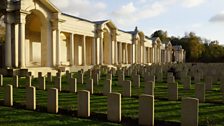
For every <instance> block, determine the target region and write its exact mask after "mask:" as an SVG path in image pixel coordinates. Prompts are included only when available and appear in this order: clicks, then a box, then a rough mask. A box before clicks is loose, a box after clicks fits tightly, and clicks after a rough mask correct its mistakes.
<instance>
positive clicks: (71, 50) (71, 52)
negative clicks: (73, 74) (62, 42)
mask: <svg viewBox="0 0 224 126" xmlns="http://www.w3.org/2000/svg"><path fill="white" fill-rule="evenodd" d="M74 54H75V53H74V34H73V33H71V34H70V65H71V66H74V65H75V64H74V58H75V56H74Z"/></svg>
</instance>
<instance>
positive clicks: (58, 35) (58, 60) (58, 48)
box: [56, 28, 61, 66]
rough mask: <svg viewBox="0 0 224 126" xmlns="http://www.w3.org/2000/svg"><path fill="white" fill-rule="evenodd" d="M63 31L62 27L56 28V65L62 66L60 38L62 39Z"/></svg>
mask: <svg viewBox="0 0 224 126" xmlns="http://www.w3.org/2000/svg"><path fill="white" fill-rule="evenodd" d="M60 36H61V31H60V29H59V28H58V29H56V65H57V66H60V65H61V63H60V62H61V56H60V55H61V48H60V41H61V40H60V39H61V37H60Z"/></svg>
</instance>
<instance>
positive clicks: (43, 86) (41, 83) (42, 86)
mask: <svg viewBox="0 0 224 126" xmlns="http://www.w3.org/2000/svg"><path fill="white" fill-rule="evenodd" d="M38 80H39V89H41V90H46V82H45V77H39V78H38Z"/></svg>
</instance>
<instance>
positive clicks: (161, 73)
mask: <svg viewBox="0 0 224 126" xmlns="http://www.w3.org/2000/svg"><path fill="white" fill-rule="evenodd" d="M156 81H157V82H162V81H163V72H158V73H157V74H156Z"/></svg>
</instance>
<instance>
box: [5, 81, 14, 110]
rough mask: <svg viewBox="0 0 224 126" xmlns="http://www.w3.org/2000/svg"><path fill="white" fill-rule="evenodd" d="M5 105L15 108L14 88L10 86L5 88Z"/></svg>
mask: <svg viewBox="0 0 224 126" xmlns="http://www.w3.org/2000/svg"><path fill="white" fill-rule="evenodd" d="M4 104H5V105H6V106H9V107H10V106H13V86H12V85H10V84H8V85H6V87H5V99H4Z"/></svg>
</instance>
